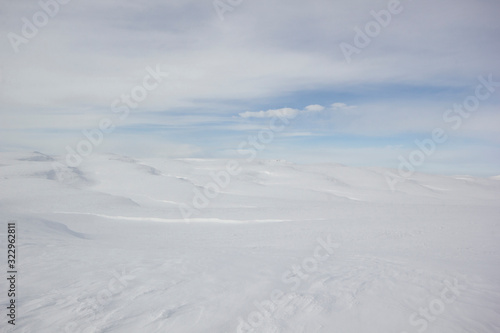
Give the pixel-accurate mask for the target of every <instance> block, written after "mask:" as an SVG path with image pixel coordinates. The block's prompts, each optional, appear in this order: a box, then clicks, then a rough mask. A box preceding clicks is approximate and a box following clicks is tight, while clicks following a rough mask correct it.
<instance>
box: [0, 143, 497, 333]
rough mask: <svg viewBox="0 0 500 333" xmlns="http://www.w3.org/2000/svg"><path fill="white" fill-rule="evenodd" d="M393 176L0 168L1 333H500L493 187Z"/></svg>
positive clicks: (185, 164) (88, 162)
mask: <svg viewBox="0 0 500 333" xmlns="http://www.w3.org/2000/svg"><path fill="white" fill-rule="evenodd" d="M394 173H395V171H393V170H392V171H391V170H385V169H382V168H354V167H347V166H343V165H340V164H314V165H298V164H293V163H290V162H286V161H282V160H274V161H254V162H247V161H244V160H238V161H228V160H215V159H170V160H163V159H143V160H138V159H134V158H130V157H125V156H119V155H113V154H108V155H97V154H96V155H92V156H89V157H88V158H86V159H84V161H83V162H82V163H81V164H80V165H78V166H76V167H68V166H66V163H65V161H64V159H63V158H62V157H57V156H48V155H45V154H43V153H40V152H34V153H29V154H28V153H26V154H25V153H0V188H1V191H0V217H1V220H2V221H4V224H7V222H8V221H16V226H17V244H18V253H19V256H18V259H17V260H18V271H19V273H18V274H19V281H18V285H17V288H18V289H19V293H18V296H17V300H16V302H17V306H18V317H17V320H16V327H15V331H16V332H134V333H135V332H193V333H194V332H307V333H311V332H312V333H314V332H344V333H349V332H353V333H357V332H370V333H372V332H373V333H375V332H398V333H399V332H408V333H410V332H424V331H425V332H439V333H445V332H453V333H457V332H499V331H500V316H499V313H498V309H500V285H499V284H498V281H499V280H500V271H499V270H498V269H497V267H498V263H499V262H500V260H499V259H500V251H499V244H500V223H499V216H500V201H499V198H500V182H498V180H500V176H498V177H491V178H489V179H488V178H475V177H469V176H467V177H464V176H437V175H426V174H420V173H416V174H414V175H413V176H412V177H411V178H408V179H402V178H401V179H398V182H397V183H396V185H395V186H394V187H393V188H391V186H390V184H389V182H388V180H387V177H388V174H389V175H393V174H394ZM0 233H1V235H0V238H1V239H2V240H6V239H7V227H3V228H2V230H0ZM2 242H4V241H2ZM3 244H5V243H3ZM4 248H5V246H4ZM2 285H3V284H2ZM2 289H5V288H3V287H2ZM2 293H5V291H2ZM6 306H7V303H6V302H4V301H2V307H3V308H4V309H5V307H6ZM4 317H5V315H4ZM0 325H1V326H0V327H1V331H2V332H4V331H5V332H10V331H11V328H10V327H9V326H11V325H8V324H6V320H5V318H4V319H3V321H2V323H1V324H0Z"/></svg>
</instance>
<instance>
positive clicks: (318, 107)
mask: <svg viewBox="0 0 500 333" xmlns="http://www.w3.org/2000/svg"><path fill="white" fill-rule="evenodd" d="M324 109H325V107H324V106H322V105H318V104H313V105H308V106H306V108H305V110H306V111H309V112H319V111H323V110H324Z"/></svg>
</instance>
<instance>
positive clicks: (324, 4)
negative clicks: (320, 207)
mask: <svg viewBox="0 0 500 333" xmlns="http://www.w3.org/2000/svg"><path fill="white" fill-rule="evenodd" d="M499 14H500V2H499V1H498V0H441V1H430V0H401V1H398V0H390V1H379V0H369V1H368V0H350V1H334V0H313V1H298V0H286V1H285V0H276V1H272V2H271V1H262V0H252V1H249V0H215V1H214V0H192V1H191V0H171V1H159V0H146V1H141V2H139V1H126V0H120V1H118V0H99V1H95V0H86V1H78V0H69V1H68V0H58V1H56V0H41V1H33V0H23V1H16V2H7V1H2V2H1V3H0V22H1V23H0V34H1V36H2V37H1V38H0V59H1V60H2V61H1V62H0V151H34V150H36V151H40V152H43V153H47V154H57V155H65V154H69V152H72V151H73V152H76V153H77V154H78V153H79V152H80V153H82V155H83V152H84V151H85V154H87V152H89V153H106V152H113V153H119V154H126V155H131V156H135V157H165V158H249V156H251V155H250V153H251V152H252V151H253V152H256V157H257V158H262V159H285V160H289V161H291V162H295V163H323V162H333V163H342V164H346V165H352V166H380V167H388V168H398V167H401V165H402V163H410V164H411V165H412V166H413V167H414V169H415V170H416V171H422V172H429V173H440V174H470V175H477V176H493V175H500V134H499V131H498V128H499V127H500V108H499V107H500V66H499V65H500V63H499V61H498V54H499V53H500V39H499V38H498V36H500V20H498V15H499ZM488 82H489V83H488ZM83 141H87V142H90V146H89V144H88V143H82V142H83ZM89 147H90V148H89ZM78 149H80V150H78ZM85 149H87V150H85ZM89 149H90V150H89ZM402 161H405V162H402Z"/></svg>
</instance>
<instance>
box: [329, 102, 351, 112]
mask: <svg viewBox="0 0 500 333" xmlns="http://www.w3.org/2000/svg"><path fill="white" fill-rule="evenodd" d="M331 108H332V109H333V110H349V109H355V108H356V106H355V105H347V104H345V103H333V104H332V105H331Z"/></svg>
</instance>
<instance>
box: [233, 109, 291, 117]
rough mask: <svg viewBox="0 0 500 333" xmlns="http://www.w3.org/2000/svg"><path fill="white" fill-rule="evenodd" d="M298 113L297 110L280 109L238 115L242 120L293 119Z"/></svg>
mask: <svg viewBox="0 0 500 333" xmlns="http://www.w3.org/2000/svg"><path fill="white" fill-rule="evenodd" d="M299 112H300V111H299V110H297V109H292V108H282V109H275V110H267V111H257V112H252V111H246V112H242V113H240V114H239V115H240V117H242V118H272V117H279V118H294V117H295V116H297V115H298V114H299Z"/></svg>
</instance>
